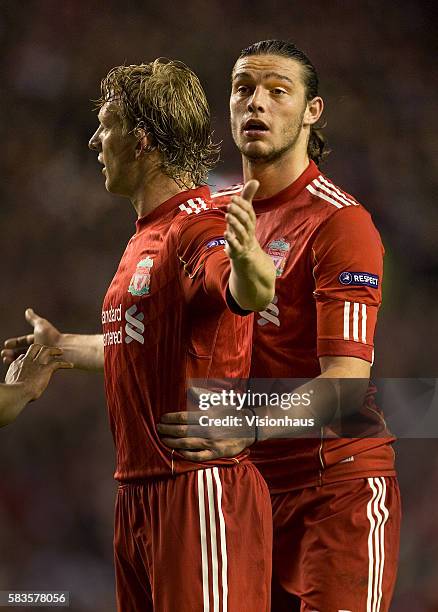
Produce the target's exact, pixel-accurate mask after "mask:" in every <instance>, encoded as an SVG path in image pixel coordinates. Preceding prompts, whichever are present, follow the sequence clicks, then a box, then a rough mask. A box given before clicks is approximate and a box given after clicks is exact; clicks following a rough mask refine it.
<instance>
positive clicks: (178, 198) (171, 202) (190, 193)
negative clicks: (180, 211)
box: [135, 185, 210, 233]
mask: <svg viewBox="0 0 438 612" xmlns="http://www.w3.org/2000/svg"><path fill="white" fill-rule="evenodd" d="M193 198H203V199H204V200H208V199H210V188H209V187H208V186H207V185H203V186H202V187H197V188H196V189H187V190H185V191H181V192H180V193H177V194H175V195H174V196H172V197H171V198H169V199H168V200H166V201H165V202H163V203H162V204H160V205H159V206H157V208H154V210H152V211H151V212H150V213H148V214H147V215H144V216H143V217H139V218H138V219H137V221H136V222H135V225H136V228H137V233H138V232H139V231H141V230H142V229H143V228H144V227H145V226H146V225H148V224H149V223H150V222H151V221H154V220H155V219H157V218H158V217H163V216H164V215H166V214H167V213H168V212H170V211H171V210H173V209H174V208H176V207H177V206H179V205H180V204H183V203H184V202H187V200H191V199H193Z"/></svg>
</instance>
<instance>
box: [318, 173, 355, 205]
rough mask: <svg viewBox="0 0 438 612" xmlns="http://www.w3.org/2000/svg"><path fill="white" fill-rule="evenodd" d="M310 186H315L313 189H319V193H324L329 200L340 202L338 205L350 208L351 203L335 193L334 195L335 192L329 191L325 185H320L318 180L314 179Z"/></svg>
mask: <svg viewBox="0 0 438 612" xmlns="http://www.w3.org/2000/svg"><path fill="white" fill-rule="evenodd" d="M319 178H321V177H319ZM312 184H313V185H315V187H316V188H317V189H319V190H321V191H324V192H325V193H327V194H328V195H329V196H330V197H331V198H333V199H335V200H336V201H338V202H340V204H343V205H344V206H351V202H349V201H348V200H347V199H345V198H344V197H342V196H340V195H338V194H337V193H335V191H334V190H333V189H330V188H329V187H327V185H323V184H322V183H320V182H319V180H318V179H315V180H314V181H312Z"/></svg>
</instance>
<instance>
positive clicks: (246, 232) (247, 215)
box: [224, 180, 260, 259]
mask: <svg viewBox="0 0 438 612" xmlns="http://www.w3.org/2000/svg"><path fill="white" fill-rule="evenodd" d="M258 188H259V182H258V181H256V180H251V181H248V182H247V183H246V184H245V186H244V188H243V190H242V192H241V195H240V196H233V197H232V198H231V201H230V204H229V205H228V212H227V216H226V219H227V229H226V231H225V234H224V238H225V239H226V241H227V243H228V244H227V246H226V247H225V251H226V253H227V255H228V257H229V258H230V259H240V258H244V257H245V256H247V255H250V254H251V253H252V252H253V251H254V250H256V249H259V248H260V246H259V243H258V241H257V238H256V235H255V228H256V214H255V212H254V208H253V206H252V201H253V198H254V196H255V194H256V192H257V189H258Z"/></svg>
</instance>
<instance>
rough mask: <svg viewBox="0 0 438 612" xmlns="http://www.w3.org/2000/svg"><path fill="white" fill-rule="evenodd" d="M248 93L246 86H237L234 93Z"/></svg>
mask: <svg viewBox="0 0 438 612" xmlns="http://www.w3.org/2000/svg"><path fill="white" fill-rule="evenodd" d="M248 91H249V87H247V86H246V85H239V86H238V87H237V89H236V92H237V93H239V94H242V95H244V94H246V93H248Z"/></svg>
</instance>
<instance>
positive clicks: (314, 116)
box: [303, 96, 324, 125]
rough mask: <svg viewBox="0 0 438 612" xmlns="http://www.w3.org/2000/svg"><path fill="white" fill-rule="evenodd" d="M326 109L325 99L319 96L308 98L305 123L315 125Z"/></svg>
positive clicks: (304, 117)
mask: <svg viewBox="0 0 438 612" xmlns="http://www.w3.org/2000/svg"><path fill="white" fill-rule="evenodd" d="M323 110H324V101H323V99H322V98H320V97H319V96H316V97H315V98H313V99H312V100H308V102H307V107H306V110H305V111H304V116H303V125H313V124H314V123H316V122H317V121H318V120H319V118H320V117H321V115H322V111H323Z"/></svg>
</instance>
